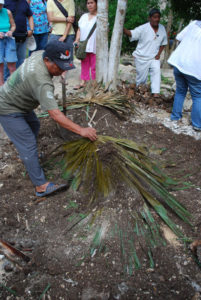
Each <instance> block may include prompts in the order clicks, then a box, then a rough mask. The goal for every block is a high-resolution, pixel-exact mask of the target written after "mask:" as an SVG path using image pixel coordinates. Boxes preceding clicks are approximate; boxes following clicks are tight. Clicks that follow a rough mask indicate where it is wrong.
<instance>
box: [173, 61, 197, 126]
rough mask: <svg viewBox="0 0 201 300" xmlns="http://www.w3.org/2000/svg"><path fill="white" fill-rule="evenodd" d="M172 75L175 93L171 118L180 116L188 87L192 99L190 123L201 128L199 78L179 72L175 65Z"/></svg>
mask: <svg viewBox="0 0 201 300" xmlns="http://www.w3.org/2000/svg"><path fill="white" fill-rule="evenodd" d="M174 76H175V80H176V93H175V97H174V104H173V109H172V114H171V120H179V119H181V118H182V108H183V103H184V100H185V97H186V94H187V91H188V88H189V91H190V94H191V97H192V100H193V106H192V112H191V120H192V125H193V126H194V127H197V128H201V80H198V79H197V78H195V77H193V76H190V75H186V74H184V73H182V72H180V71H179V70H178V69H177V68H176V67H174Z"/></svg>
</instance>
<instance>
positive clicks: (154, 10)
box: [149, 8, 161, 18]
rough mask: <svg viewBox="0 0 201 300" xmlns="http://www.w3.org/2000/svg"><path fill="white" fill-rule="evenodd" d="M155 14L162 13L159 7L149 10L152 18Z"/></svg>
mask: <svg viewBox="0 0 201 300" xmlns="http://www.w3.org/2000/svg"><path fill="white" fill-rule="evenodd" d="M154 14H159V15H161V12H160V10H159V9H158V8H152V9H151V10H150V12H149V17H150V18H151V17H152V16H153V15H154Z"/></svg>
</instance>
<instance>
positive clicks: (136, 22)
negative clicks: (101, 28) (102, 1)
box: [109, 0, 158, 53]
mask: <svg viewBox="0 0 201 300" xmlns="http://www.w3.org/2000/svg"><path fill="white" fill-rule="evenodd" d="M153 7H158V0H140V1H135V0H128V5H127V12H126V19H125V24H124V26H125V28H127V29H134V28H135V27H137V26H140V25H142V24H144V23H146V22H148V13H149V10H150V9H151V8H153ZM116 8H117V0H110V1H109V24H110V32H109V35H110V37H111V35H112V30H113V26H114V21H115V15H116ZM135 47H136V42H132V43H130V41H129V39H128V37H125V36H124V37H123V44H122V52H129V53H131V52H132V51H133V50H134V49H135Z"/></svg>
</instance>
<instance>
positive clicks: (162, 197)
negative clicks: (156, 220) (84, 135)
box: [62, 136, 190, 238]
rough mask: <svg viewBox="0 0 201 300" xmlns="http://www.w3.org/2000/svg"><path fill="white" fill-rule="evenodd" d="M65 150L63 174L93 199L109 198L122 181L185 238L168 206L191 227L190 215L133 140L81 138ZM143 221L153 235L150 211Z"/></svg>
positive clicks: (167, 180)
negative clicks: (173, 219)
mask: <svg viewBox="0 0 201 300" xmlns="http://www.w3.org/2000/svg"><path fill="white" fill-rule="evenodd" d="M62 147H63V150H64V151H65V155H64V157H63V171H64V175H65V174H68V175H69V174H70V175H71V176H74V180H75V182H77V184H76V187H77V188H78V187H79V186H80V185H81V184H82V186H83V188H84V190H85V192H86V193H88V194H90V195H91V198H92V199H93V200H96V199H98V198H99V197H107V196H108V195H109V194H110V193H111V192H112V191H113V190H114V189H115V187H116V186H117V185H118V183H119V182H121V183H125V184H126V185H127V186H129V187H131V188H133V189H136V190H137V191H138V192H139V193H140V195H141V196H142V198H143V199H144V201H145V203H148V204H149V205H150V206H151V207H152V208H153V209H154V210H155V211H156V212H157V214H158V215H159V216H160V217H161V219H162V220H163V221H164V222H165V223H166V224H167V225H168V226H169V227H170V228H171V229H172V231H173V232H174V233H175V234H176V235H177V236H179V237H180V238H181V237H182V236H183V234H182V232H181V231H180V229H179V228H178V227H177V225H176V224H175V223H174V222H173V221H172V220H171V219H170V217H169V216H168V213H167V209H166V207H169V208H170V209H171V210H172V212H174V213H175V214H177V216H179V218H181V219H182V220H184V221H185V222H187V223H189V224H190V221H189V217H190V213H189V212H188V211H187V210H186V208H185V207H184V206H183V205H181V204H180V203H179V202H178V201H177V200H176V199H175V198H174V197H173V196H172V195H171V194H170V193H169V192H168V190H167V185H168V182H169V183H171V180H169V178H168V177H167V176H166V175H165V174H164V173H163V172H162V170H161V169H159V168H158V167H157V166H156V165H155V164H154V163H153V162H152V161H151V159H150V158H149V157H148V156H147V152H146V149H145V148H143V147H142V146H140V145H138V144H136V143H135V142H133V141H130V140H127V139H117V138H113V137H109V136H99V137H98V139H97V140H96V141H95V142H91V141H89V140H87V139H79V140H77V141H72V142H67V143H65V144H64V145H63V146H62ZM174 184H175V181H174ZM144 218H145V219H146V223H147V226H149V228H150V230H151V232H152V233H154V231H153V228H152V227H150V225H151V222H152V219H151V215H150V214H149V210H148V208H146V213H145V215H144Z"/></svg>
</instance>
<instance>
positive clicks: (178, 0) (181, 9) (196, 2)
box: [171, 0, 201, 22]
mask: <svg viewBox="0 0 201 300" xmlns="http://www.w3.org/2000/svg"><path fill="white" fill-rule="evenodd" d="M171 3H172V8H173V10H174V11H175V12H176V13H177V14H178V15H179V17H180V18H183V19H184V20H185V21H188V22H189V21H190V20H201V0H171Z"/></svg>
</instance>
